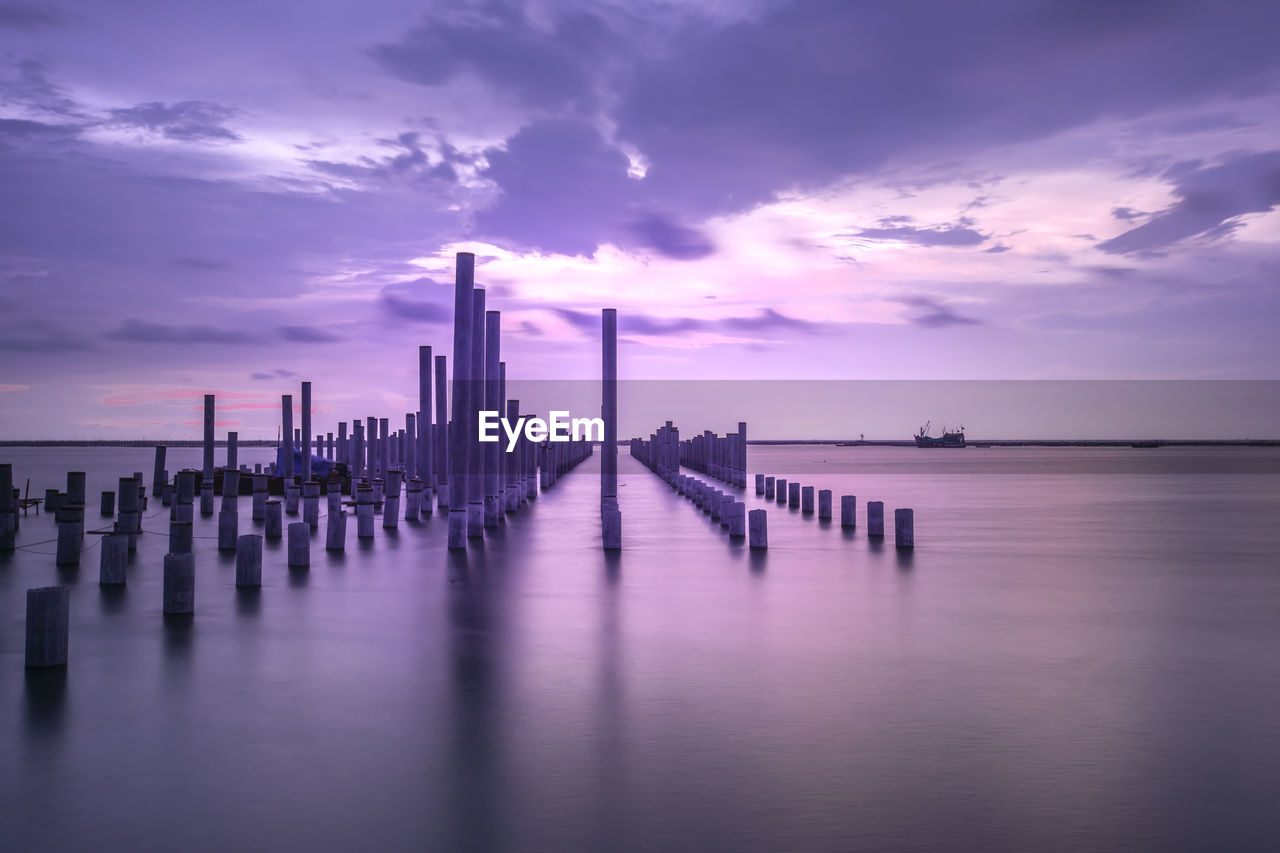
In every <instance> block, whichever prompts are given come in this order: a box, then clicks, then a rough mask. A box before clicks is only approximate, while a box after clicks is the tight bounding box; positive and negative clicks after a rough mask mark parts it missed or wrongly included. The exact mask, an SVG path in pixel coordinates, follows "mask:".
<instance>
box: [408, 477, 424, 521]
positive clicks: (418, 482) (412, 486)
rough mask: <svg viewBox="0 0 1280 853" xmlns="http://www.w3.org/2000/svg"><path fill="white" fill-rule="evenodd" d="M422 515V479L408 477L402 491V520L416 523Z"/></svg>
mask: <svg viewBox="0 0 1280 853" xmlns="http://www.w3.org/2000/svg"><path fill="white" fill-rule="evenodd" d="M421 515H422V478H421V477H410V478H409V485H408V486H406V487H405V491H404V520H405V521H417V520H418V519H419V518H420V517H421Z"/></svg>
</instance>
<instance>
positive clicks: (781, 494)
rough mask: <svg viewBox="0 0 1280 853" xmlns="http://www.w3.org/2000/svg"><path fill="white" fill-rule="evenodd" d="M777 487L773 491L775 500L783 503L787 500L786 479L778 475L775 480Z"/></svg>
mask: <svg viewBox="0 0 1280 853" xmlns="http://www.w3.org/2000/svg"><path fill="white" fill-rule="evenodd" d="M776 486H777V488H776V489H775V490H774V493H775V494H776V495H777V499H778V500H777V502H778V503H780V504H784V503H786V502H787V481H786V480H784V479H782V478H781V477H779V478H778V479H777V481H776Z"/></svg>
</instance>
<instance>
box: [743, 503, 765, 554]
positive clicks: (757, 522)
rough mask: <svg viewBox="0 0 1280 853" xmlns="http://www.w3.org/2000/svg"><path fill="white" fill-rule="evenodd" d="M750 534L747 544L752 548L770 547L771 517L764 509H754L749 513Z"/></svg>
mask: <svg viewBox="0 0 1280 853" xmlns="http://www.w3.org/2000/svg"><path fill="white" fill-rule="evenodd" d="M747 518H748V521H749V526H750V534H749V538H748V541H747V544H748V545H749V546H750V547H752V548H757V549H765V548H768V547H769V515H768V513H767V512H765V511H764V510H762V509H753V510H751V512H749V513H747Z"/></svg>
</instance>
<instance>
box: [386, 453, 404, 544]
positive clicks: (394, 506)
mask: <svg viewBox="0 0 1280 853" xmlns="http://www.w3.org/2000/svg"><path fill="white" fill-rule="evenodd" d="M402 476H403V472H401V471H398V470H396V469H394V468H393V469H391V470H390V471H388V472H387V483H386V486H387V494H386V497H385V498H384V499H383V504H382V527H383V529H385V530H395V529H396V528H397V527H399V526H400V478H401V477H402Z"/></svg>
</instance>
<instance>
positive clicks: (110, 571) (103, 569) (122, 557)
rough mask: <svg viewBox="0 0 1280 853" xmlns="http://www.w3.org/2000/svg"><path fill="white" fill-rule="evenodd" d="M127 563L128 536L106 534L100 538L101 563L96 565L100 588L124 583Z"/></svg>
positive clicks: (123, 534) (125, 534) (124, 534)
mask: <svg viewBox="0 0 1280 853" xmlns="http://www.w3.org/2000/svg"><path fill="white" fill-rule="evenodd" d="M128 562H129V534H127V533H108V534H106V535H105V536H103V537H102V561H101V563H99V565H98V584H99V585H100V586H119V585H121V584H123V583H124V580H125V578H124V574H125V566H126V565H127V564H128Z"/></svg>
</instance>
